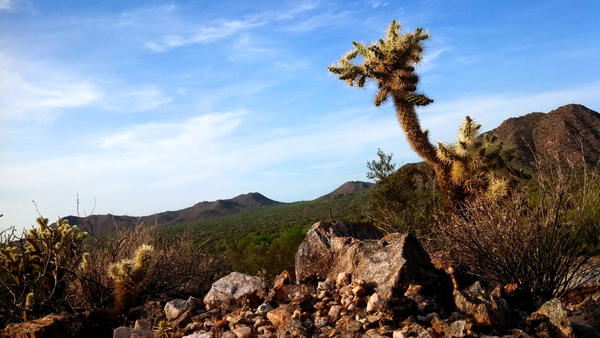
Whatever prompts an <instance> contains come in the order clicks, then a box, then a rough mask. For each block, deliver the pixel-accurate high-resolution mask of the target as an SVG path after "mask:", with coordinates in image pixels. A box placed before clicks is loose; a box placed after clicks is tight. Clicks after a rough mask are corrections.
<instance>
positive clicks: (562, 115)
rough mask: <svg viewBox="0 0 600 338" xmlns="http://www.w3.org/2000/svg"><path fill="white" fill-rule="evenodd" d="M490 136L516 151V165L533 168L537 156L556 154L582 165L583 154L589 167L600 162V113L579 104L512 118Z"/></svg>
mask: <svg viewBox="0 0 600 338" xmlns="http://www.w3.org/2000/svg"><path fill="white" fill-rule="evenodd" d="M488 133H491V134H495V135H496V136H498V138H499V139H500V140H502V141H503V142H504V145H505V147H506V148H508V149H511V148H514V149H515V165H516V166H520V167H523V166H528V165H530V164H531V162H532V161H533V160H534V156H537V157H538V158H543V157H545V156H549V155H553V154H556V155H558V156H560V157H561V158H564V159H567V160H569V161H572V162H573V163H575V164H578V165H582V161H581V153H582V151H583V154H584V155H585V163H586V165H588V166H592V165H594V166H595V165H597V164H598V160H599V159H600V113H598V112H596V111H593V110H591V109H589V108H587V107H585V106H582V105H579V104H569V105H565V106H562V107H559V108H557V109H555V110H553V111H551V112H549V113H531V114H527V115H523V116H520V117H514V118H510V119H508V120H506V121H504V122H503V123H502V124H501V125H500V126H498V127H497V128H495V129H492V130H490V131H489V132H488Z"/></svg>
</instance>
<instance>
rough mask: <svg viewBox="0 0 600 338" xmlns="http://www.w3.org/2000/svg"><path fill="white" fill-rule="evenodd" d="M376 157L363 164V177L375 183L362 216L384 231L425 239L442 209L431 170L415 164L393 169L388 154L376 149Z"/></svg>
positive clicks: (393, 166) (425, 165)
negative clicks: (364, 174) (365, 168)
mask: <svg viewBox="0 0 600 338" xmlns="http://www.w3.org/2000/svg"><path fill="white" fill-rule="evenodd" d="M377 156H378V157H379V159H378V160H376V161H371V162H368V163H367V167H368V168H369V169H370V171H369V172H368V173H367V177H368V178H370V179H375V182H376V183H375V187H374V189H373V190H372V192H371V193H370V194H369V199H368V200H367V203H366V205H365V207H364V209H363V212H364V214H365V215H367V217H369V218H370V219H371V221H373V223H374V224H375V225H376V226H377V227H378V228H379V229H380V230H382V231H384V232H387V233H389V232H411V233H412V234H413V235H416V236H417V237H424V236H426V235H427V233H429V231H430V225H431V224H432V223H433V222H434V215H435V214H436V213H437V212H438V211H439V210H440V209H441V206H442V201H441V197H440V194H439V191H438V190H437V187H436V183H435V173H434V171H433V169H432V168H431V167H430V166H429V165H428V164H427V163H416V164H407V165H404V166H402V167H400V168H399V169H398V170H396V168H395V165H394V164H392V163H391V160H392V154H390V155H386V154H385V153H383V152H382V151H381V150H378V152H377Z"/></svg>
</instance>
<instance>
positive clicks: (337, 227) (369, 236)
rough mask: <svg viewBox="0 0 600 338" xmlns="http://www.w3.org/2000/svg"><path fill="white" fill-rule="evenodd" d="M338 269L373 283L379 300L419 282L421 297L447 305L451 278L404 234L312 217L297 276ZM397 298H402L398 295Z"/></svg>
mask: <svg viewBox="0 0 600 338" xmlns="http://www.w3.org/2000/svg"><path fill="white" fill-rule="evenodd" d="M341 273H349V274H351V275H352V278H353V279H358V280H361V281H364V282H365V283H366V284H367V285H370V286H372V287H374V289H375V291H376V292H377V294H378V295H379V297H381V300H382V301H383V303H384V304H388V305H389V302H390V301H391V300H392V299H395V300H398V299H402V298H406V297H405V296H404V294H405V293H406V292H407V290H408V288H409V286H411V285H419V295H420V298H422V299H429V300H433V301H435V302H436V303H437V304H439V305H440V306H441V307H442V308H446V309H449V308H452V307H453V306H454V303H453V299H452V290H453V286H452V282H451V280H450V278H449V277H448V275H446V274H445V273H444V272H443V271H442V270H439V269H436V268H435V267H434V266H433V264H432V263H431V259H430V257H429V255H428V254H427V252H426V251H425V250H424V249H423V247H422V246H421V245H420V244H419V242H418V241H417V240H416V239H415V238H414V237H413V236H411V235H409V234H390V235H387V236H385V237H383V238H382V237H381V233H380V232H379V231H377V229H375V228H374V227H373V226H372V225H370V224H368V223H338V224H331V223H322V222H321V223H317V224H315V225H313V226H312V228H311V229H310V230H309V232H308V233H307V235H306V238H305V239H304V242H302V244H301V245H300V247H299V249H298V252H297V253H296V277H297V281H298V282H300V283H302V282H307V281H318V280H324V279H325V278H330V279H331V280H336V278H337V277H338V276H339V275H340V274H341ZM400 302H401V303H402V302H403V301H400Z"/></svg>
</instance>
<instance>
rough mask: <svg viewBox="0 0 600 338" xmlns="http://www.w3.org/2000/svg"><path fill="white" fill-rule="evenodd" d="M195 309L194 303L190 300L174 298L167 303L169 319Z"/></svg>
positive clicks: (166, 308) (166, 314)
mask: <svg viewBox="0 0 600 338" xmlns="http://www.w3.org/2000/svg"><path fill="white" fill-rule="evenodd" d="M193 309H194V303H193V302H191V301H190V300H183V299H173V300H172V301H169V302H167V304H165V316H166V317H167V320H173V319H176V318H177V317H179V316H181V314H183V313H184V312H186V311H188V310H193Z"/></svg>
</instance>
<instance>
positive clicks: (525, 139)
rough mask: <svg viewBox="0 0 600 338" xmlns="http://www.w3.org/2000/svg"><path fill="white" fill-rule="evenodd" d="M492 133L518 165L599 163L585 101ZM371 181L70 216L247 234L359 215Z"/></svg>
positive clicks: (90, 227)
mask: <svg viewBox="0 0 600 338" xmlns="http://www.w3.org/2000/svg"><path fill="white" fill-rule="evenodd" d="M487 133H493V134H496V135H497V136H498V138H499V139H500V140H501V141H502V142H504V144H505V147H506V148H507V149H515V159H514V163H513V165H514V166H515V167H527V166H528V165H530V164H531V163H532V162H533V161H534V158H535V157H536V156H537V157H538V158H540V157H541V158H543V157H545V156H548V154H549V153H552V152H556V153H557V154H558V155H560V156H561V157H563V158H565V159H568V160H570V161H573V162H574V163H581V160H580V154H581V151H582V149H583V152H584V154H585V159H586V165H588V166H590V165H596V164H597V162H598V160H599V158H600V157H599V155H600V114H599V113H598V112H595V111H593V110H591V109H588V108H587V107H585V106H582V105H577V104H569V105H565V106H562V107H559V108H557V109H555V110H553V111H551V112H549V113H530V114H527V115H523V116H520V117H514V118H510V119H507V120H506V121H504V122H503V123H502V124H501V125H500V126H498V127H497V128H495V129H492V130H490V131H488V132H487ZM371 186H372V184H371V183H368V182H361V181H350V182H346V183H344V184H342V185H341V186H340V187H338V188H337V189H335V190H333V191H332V192H330V193H328V194H326V195H323V196H321V197H319V198H317V199H315V200H313V201H304V202H294V203H281V202H277V201H274V200H271V199H269V198H267V197H265V196H263V195H261V194H260V193H257V192H253V193H248V194H243V195H239V196H237V197H234V198H232V199H223V200H217V201H212V202H207V201H205V202H200V203H197V204H195V205H193V206H191V207H188V208H185V209H181V210H175V211H165V212H161V213H157V214H153V215H149V216H142V217H132V216H115V215H110V214H109V215H93V216H88V217H86V218H81V219H78V218H77V217H75V216H69V217H67V218H68V219H69V221H70V223H72V224H79V225H80V226H81V228H83V229H84V230H86V231H91V232H93V233H94V234H96V235H98V236H104V235H107V234H110V233H112V232H114V230H115V229H116V228H119V227H133V226H135V225H136V224H140V223H144V224H151V225H159V226H161V227H163V228H172V229H169V230H168V231H169V232H172V231H176V230H177V229H181V228H182V227H185V226H190V225H193V226H194V227H196V228H197V230H198V231H199V232H206V233H209V232H214V231H215V229H230V230H231V231H233V233H239V234H242V233H246V232H248V231H261V230H267V231H268V230H269V229H276V228H280V227H284V226H292V225H295V224H301V225H306V224H310V223H311V222H314V221H318V220H323V219H328V218H329V209H331V210H332V215H333V217H334V218H338V219H343V218H353V219H356V218H359V217H360V214H361V213H360V208H361V207H362V204H361V203H362V202H364V201H366V199H367V193H366V191H368V190H369V188H370V187H371ZM242 229H243V231H242ZM250 229H252V230H250ZM240 231H241V233H240ZM217 232H218V231H217ZM230 234H231V233H230Z"/></svg>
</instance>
